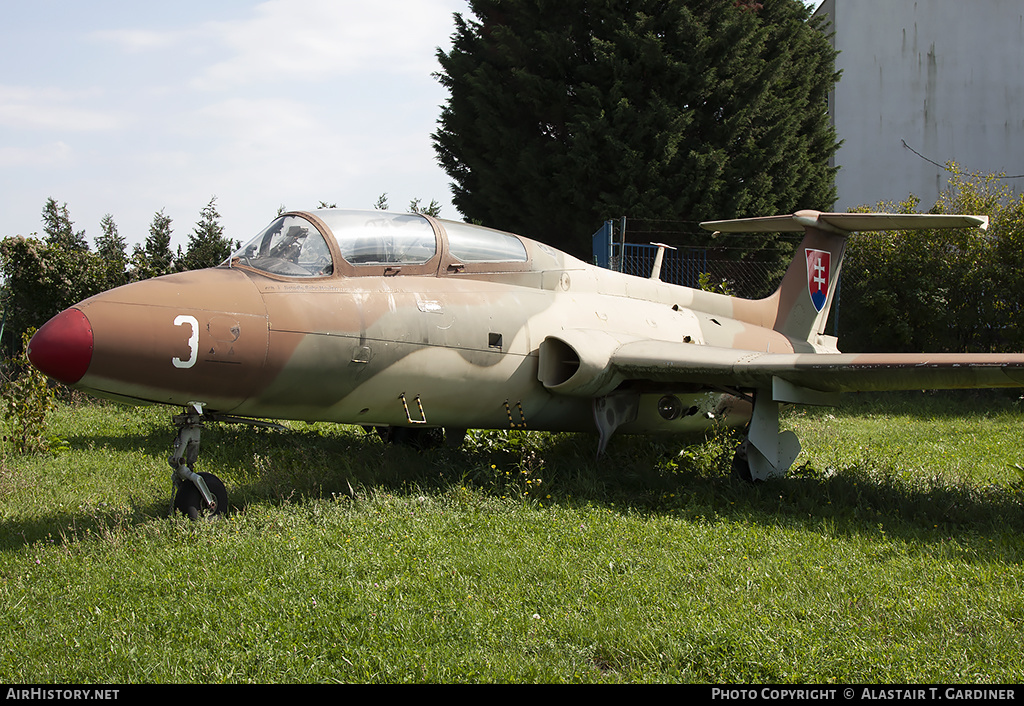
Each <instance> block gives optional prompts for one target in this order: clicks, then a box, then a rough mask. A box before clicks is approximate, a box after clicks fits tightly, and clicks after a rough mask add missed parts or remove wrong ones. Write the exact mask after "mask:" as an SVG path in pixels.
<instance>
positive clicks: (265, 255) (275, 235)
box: [224, 216, 334, 277]
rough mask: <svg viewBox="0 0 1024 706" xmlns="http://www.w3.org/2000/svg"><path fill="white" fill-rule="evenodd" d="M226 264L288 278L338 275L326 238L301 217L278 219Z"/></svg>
mask: <svg viewBox="0 0 1024 706" xmlns="http://www.w3.org/2000/svg"><path fill="white" fill-rule="evenodd" d="M224 264H225V265H228V266H229V267H234V266H236V265H244V266H247V267H252V268H253V269H256V270H260V271H262V272H267V273H269V274H273V275H283V276H286V277H324V276H326V275H329V274H331V273H333V272H334V261H333V260H332V259H331V251H330V248H328V247H327V242H326V241H325V240H324V236H323V235H321V234H320V231H318V230H317V229H316V227H314V226H313V224H312V223H310V222H309V221H307V220H306V219H305V218H301V217H299V216H282V217H280V218H278V219H277V220H276V221H274V222H273V223H271V224H270V226H268V227H267V229H266V230H264V231H263V232H262V233H260V234H259V235H257V236H256V237H255V238H253V239H252V240H250V241H249V242H248V243H246V244H245V245H244V246H243V247H242V248H241V249H240V250H238V251H236V252H235V253H234V254H233V255H232V256H231V257H230V258H228V260H227V261H226V262H225V263H224Z"/></svg>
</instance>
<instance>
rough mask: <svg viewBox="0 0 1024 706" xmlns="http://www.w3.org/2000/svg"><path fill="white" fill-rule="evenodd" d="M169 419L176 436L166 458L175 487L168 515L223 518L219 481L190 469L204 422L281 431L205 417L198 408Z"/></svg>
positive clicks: (224, 500) (236, 419) (222, 491)
mask: <svg viewBox="0 0 1024 706" xmlns="http://www.w3.org/2000/svg"><path fill="white" fill-rule="evenodd" d="M172 419H173V421H174V425H175V426H176V427H177V429H178V435H177V436H176V437H175V438H174V451H173V452H172V453H171V457H170V458H169V459H168V463H170V464H171V470H172V482H173V484H174V493H173V496H172V500H171V512H172V513H173V512H174V511H175V510H177V511H178V512H181V513H182V514H184V515H188V517H189V519H191V520H198V519H200V518H203V517H215V516H218V515H223V514H224V513H225V512H226V511H227V509H228V492H227V489H226V488H225V487H224V483H223V482H221V480H220V478H218V477H217V476H215V475H213V474H212V473H196V472H195V471H193V470H192V469H193V468H194V467H195V464H196V459H197V458H198V457H199V432H200V430H201V428H202V425H203V422H205V421H210V422H230V423H240V424H252V425H255V426H267V427H275V428H277V429H284V427H282V426H281V425H280V424H274V423H273V422H262V421H259V420H255V419H244V418H241V417H231V416H227V415H220V414H207V415H204V414H203V412H202V406H200V405H195V406H194V407H193V408H192V409H186V410H185V411H184V412H182V413H181V414H176V415H174V417H172Z"/></svg>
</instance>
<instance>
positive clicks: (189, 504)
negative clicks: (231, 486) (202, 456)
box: [174, 473, 228, 520]
mask: <svg viewBox="0 0 1024 706" xmlns="http://www.w3.org/2000/svg"><path fill="white" fill-rule="evenodd" d="M199 477H200V478H202V479H203V480H204V481H205V482H206V487H207V488H209V490H210V492H211V493H213V497H214V498H215V499H216V500H217V508H216V510H214V511H213V512H210V508H208V507H206V504H205V503H204V502H203V494H202V493H200V492H199V488H197V487H196V486H195V484H194V483H192V482H191V481H187V480H186V481H182V482H181V484H180V485H179V486H178V492H177V493H175V495H174V508H175V509H176V510H178V511H179V512H180V513H182V514H183V515H188V518H189V519H190V520H198V519H199V518H201V517H211V516H217V515H223V514H224V512H225V511H226V510H227V509H228V491H227V488H225V487H224V484H223V483H222V482H221V480H220V478H218V477H217V476H215V475H213V474H212V473H200V474H199Z"/></svg>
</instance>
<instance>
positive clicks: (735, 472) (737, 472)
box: [732, 442, 754, 483]
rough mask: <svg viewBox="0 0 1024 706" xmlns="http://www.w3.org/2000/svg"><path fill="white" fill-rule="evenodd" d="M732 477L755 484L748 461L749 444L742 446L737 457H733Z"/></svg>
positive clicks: (737, 452)
mask: <svg viewBox="0 0 1024 706" xmlns="http://www.w3.org/2000/svg"><path fill="white" fill-rule="evenodd" d="M732 477H733V478H738V479H739V480H741V481H743V482H744V483H753V482H754V476H753V474H752V473H751V472H750V461H749V460H748V459H747V442H743V443H742V444H740V447H739V448H738V449H736V455H735V456H733V457H732Z"/></svg>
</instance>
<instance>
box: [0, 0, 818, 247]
mask: <svg viewBox="0 0 1024 706" xmlns="http://www.w3.org/2000/svg"><path fill="white" fill-rule="evenodd" d="M808 4H811V5H816V4H817V3H816V2H810V0H808ZM0 11H2V14H0V16H2V17H3V23H2V25H0V213H2V214H3V218H2V220H0V222H2V223H3V226H2V227H0V237H5V236H9V235H25V236H28V235H31V234H33V233H37V232H40V231H41V229H42V224H41V214H42V210H43V206H44V205H45V203H46V200H47V199H48V198H51V197H52V198H53V199H55V200H56V201H57V202H58V203H61V204H67V207H68V211H69V213H70V216H71V219H72V220H73V221H74V224H75V229H76V230H84V231H85V233H86V238H87V239H88V240H89V242H90V243H92V242H93V241H94V240H95V238H96V237H97V236H98V235H99V234H100V225H99V224H100V221H101V219H102V218H103V216H104V215H105V214H111V215H112V216H113V218H114V222H115V223H116V224H117V227H118V231H119V232H120V234H121V235H122V236H123V237H124V238H125V239H126V240H127V241H128V243H129V245H130V246H131V245H132V244H135V243H140V242H142V241H143V240H144V239H145V237H146V236H147V235H148V232H149V226H150V224H151V223H152V221H153V216H154V214H156V213H157V212H159V211H163V212H164V213H165V214H166V215H167V216H169V217H170V218H171V220H172V229H173V231H174V235H173V240H172V247H175V246H177V245H181V246H182V247H185V246H186V245H187V240H188V235H189V234H190V233H191V232H192V229H193V228H194V227H195V224H196V222H197V221H198V220H199V217H200V211H201V210H202V208H203V207H204V206H205V205H206V204H207V203H208V202H209V201H210V200H211V199H212V198H214V197H215V198H216V207H217V210H218V211H219V213H220V215H221V224H222V225H223V226H224V229H225V235H226V236H227V237H229V238H231V239H233V240H241V241H242V242H245V241H247V240H249V239H250V238H251V237H253V236H255V235H256V234H257V233H258V232H259V231H260V230H261V229H262V228H263V227H264V226H265V225H267V224H268V223H269V222H270V221H271V220H272V219H273V218H274V216H275V214H276V213H277V211H278V209H279V208H280V207H282V206H283V207H285V208H287V209H296V210H298V209H308V208H315V207H316V206H317V205H318V204H319V203H320V202H321V201H323V202H327V203H334V204H337V205H338V206H339V207H343V208H372V207H373V206H374V205H375V204H376V203H377V199H378V197H379V196H381V195H382V194H387V197H388V201H389V204H390V207H391V208H392V209H393V210H400V211H404V210H407V208H408V205H409V202H410V201H411V200H413V199H420V200H421V202H422V203H424V204H427V203H429V202H430V201H431V200H436V201H437V202H439V203H440V204H441V216H442V217H444V218H452V219H457V220H458V219H461V215H460V214H459V213H458V211H456V210H455V208H454V207H453V206H452V205H451V190H450V180H449V179H448V177H447V175H446V174H445V173H444V171H443V170H442V169H441V167H440V166H439V165H438V164H437V159H436V155H435V153H434V150H433V145H432V142H431V138H430V135H431V133H432V132H433V131H434V130H436V127H437V118H438V116H439V114H440V107H441V105H443V104H444V103H445V101H446V99H447V92H446V91H445V90H444V88H443V87H442V86H441V85H440V84H439V83H438V82H437V80H436V79H435V78H434V77H433V76H432V74H433V73H435V72H436V71H438V69H439V68H440V67H439V66H438V64H437V58H436V54H437V50H438V48H442V49H445V50H446V49H447V48H448V46H449V45H450V38H451V35H452V33H453V32H454V22H453V19H452V18H453V14H454V13H455V12H462V13H467V14H468V5H467V2H466V0H374V2H366V1H365V0H262V1H258V0H214V1H213V2H211V0H178V1H177V2H174V3H154V2H140V1H139V0H90V1H89V2H81V1H80V0H31V2H26V1H25V0H0Z"/></svg>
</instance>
